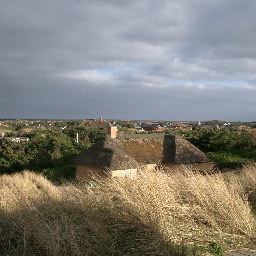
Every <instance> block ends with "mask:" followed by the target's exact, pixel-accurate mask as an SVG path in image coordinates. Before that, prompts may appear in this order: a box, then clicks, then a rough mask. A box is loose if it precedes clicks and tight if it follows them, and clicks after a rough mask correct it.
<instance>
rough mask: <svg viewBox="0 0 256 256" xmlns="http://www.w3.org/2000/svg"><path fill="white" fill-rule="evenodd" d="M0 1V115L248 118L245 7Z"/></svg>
mask: <svg viewBox="0 0 256 256" xmlns="http://www.w3.org/2000/svg"><path fill="white" fill-rule="evenodd" d="M0 4H1V9H0V35H1V37H0V90H1V94H0V108H1V112H0V113H1V115H0V118H53V119H54V118H59V119H64V118H65V119H84V118H98V117H99V116H103V117H104V118H113V119H115V118H118V119H151V120H210V119H223V120H229V121H253V120H255V119H256V116H255V113H256V103H255V102H256V101H255V98H256V97H255V96H256V85H255V84H256V75H255V70H256V36H255V35H256V18H255V13H254V11H255V9H256V2H255V1H252V0H248V1H240V0H226V1H221V0H216V1H212V2H209V1H202V0H193V1H188V0H180V1H177V0H176V1H169V0H168V1H167V0H161V1H160V0H154V1H153V0H142V1H135V0H131V1H117V0H112V1H104V0H95V1H89V0H85V1H84V0H80V1H79V0H76V1H71V0H62V1H60V0H44V1H42V0H39V1H30V0H24V1H18V0H10V1H4V0H0Z"/></svg>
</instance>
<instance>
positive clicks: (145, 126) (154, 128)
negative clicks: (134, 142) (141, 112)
mask: <svg viewBox="0 0 256 256" xmlns="http://www.w3.org/2000/svg"><path fill="white" fill-rule="evenodd" d="M140 127H141V130H144V131H162V130H163V127H161V125H159V124H141V126H140Z"/></svg>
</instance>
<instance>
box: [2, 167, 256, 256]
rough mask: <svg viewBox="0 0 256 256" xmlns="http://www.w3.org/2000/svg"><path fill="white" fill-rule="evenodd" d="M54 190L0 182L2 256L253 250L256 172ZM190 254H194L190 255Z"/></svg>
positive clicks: (38, 180) (28, 182)
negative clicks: (244, 248)
mask: <svg viewBox="0 0 256 256" xmlns="http://www.w3.org/2000/svg"><path fill="white" fill-rule="evenodd" d="M97 182H98V186H97V187H94V188H93V189H89V188H88V186H87V185H86V184H83V183H81V184H77V185H72V184H66V185H65V184H64V185H62V186H54V185H53V184H52V183H51V182H50V181H48V180H46V179H45V178H44V177H43V176H41V175H36V174H34V173H31V172H24V173H23V174H15V175H12V176H7V175H4V176H1V177H0V205H1V208H0V241H1V243H0V255H7V254H8V255H203V254H204V253H207V252H209V251H214V250H215V252H217V249H218V248H219V250H218V253H219V254H221V249H224V250H228V249H231V248H233V249H234V248H242V247H251V248H253V246H255V238H256V232H255V224H256V223H255V218H254V216H253V213H252V210H251V207H250V204H249V201H248V195H249V200H250V201H251V202H256V200H255V199H256V167H255V166H250V167H248V168H245V169H244V170H243V171H242V172H241V173H240V174H238V175H235V174H234V175H232V176H228V177H224V176H222V175H221V174H217V175H211V176H202V175H199V174H192V173H188V172H187V171H186V169H184V170H172V174H169V175H168V176H167V175H165V174H161V173H159V174H157V175H156V174H154V173H147V174H146V173H143V175H142V176H141V177H140V178H138V179H136V180H129V179H111V180H105V181H101V180H98V181H97ZM189 248H190V249H189Z"/></svg>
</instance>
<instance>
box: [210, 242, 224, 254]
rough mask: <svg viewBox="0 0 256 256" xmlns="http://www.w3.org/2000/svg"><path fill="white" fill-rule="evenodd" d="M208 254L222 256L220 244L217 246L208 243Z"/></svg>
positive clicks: (222, 251)
mask: <svg viewBox="0 0 256 256" xmlns="http://www.w3.org/2000/svg"><path fill="white" fill-rule="evenodd" d="M209 252H210V253H212V254H214V255H221V256H222V255H223V256H224V250H223V248H222V245H221V244H217V243H214V242H212V243H210V244H209Z"/></svg>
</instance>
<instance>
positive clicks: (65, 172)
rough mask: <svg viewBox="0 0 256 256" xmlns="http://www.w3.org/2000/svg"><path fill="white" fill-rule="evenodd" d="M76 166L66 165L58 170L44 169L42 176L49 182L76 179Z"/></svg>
mask: <svg viewBox="0 0 256 256" xmlns="http://www.w3.org/2000/svg"><path fill="white" fill-rule="evenodd" d="M75 173H76V166H75V165H74V164H71V165H66V166H62V167H58V168H46V169H43V171H42V174H43V175H44V176H45V177H46V178H47V179H49V180H52V181H60V180H62V179H73V178H75Z"/></svg>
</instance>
